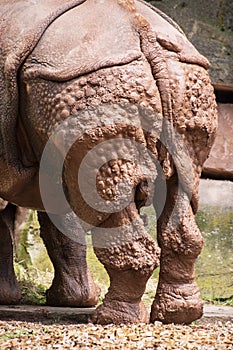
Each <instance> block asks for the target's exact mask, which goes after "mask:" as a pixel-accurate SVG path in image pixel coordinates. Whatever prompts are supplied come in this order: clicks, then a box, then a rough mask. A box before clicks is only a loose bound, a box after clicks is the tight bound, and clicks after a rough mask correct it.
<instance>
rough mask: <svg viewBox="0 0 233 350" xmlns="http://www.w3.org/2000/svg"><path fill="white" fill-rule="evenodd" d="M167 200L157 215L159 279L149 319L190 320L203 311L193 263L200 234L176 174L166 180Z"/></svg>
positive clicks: (167, 321) (197, 316)
mask: <svg viewBox="0 0 233 350" xmlns="http://www.w3.org/2000/svg"><path fill="white" fill-rule="evenodd" d="M167 186H168V187H167V189H168V194H167V200H166V204H165V207H164V210H163V212H162V214H161V216H160V218H159V219H158V227H157V229H158V242H159V245H160V247H161V265H160V276H159V283H158V288H157V292H156V296H155V299H154V302H153V305H152V309H151V322H154V321H156V320H157V321H161V322H163V323H180V324H190V323H191V322H193V321H195V320H197V319H199V318H200V317H201V316H202V312H203V302H202V300H201V296H200V292H199V288H198V286H197V284H196V283H195V281H194V264H195V260H196V258H197V257H198V255H199V254H200V252H201V248H202V245H203V238H202V236H201V233H200V231H199V228H198V227H197V225H196V222H195V218H194V214H193V210H192V207H191V204H190V201H189V199H188V197H187V195H186V193H185V192H184V191H183V190H182V188H181V187H180V188H179V186H178V181H177V178H176V176H175V175H174V176H173V178H171V179H170V180H168V182H167Z"/></svg>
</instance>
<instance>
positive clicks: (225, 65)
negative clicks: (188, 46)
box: [148, 0, 233, 89]
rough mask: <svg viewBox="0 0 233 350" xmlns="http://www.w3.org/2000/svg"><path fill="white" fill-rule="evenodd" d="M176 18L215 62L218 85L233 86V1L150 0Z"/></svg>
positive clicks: (213, 71) (212, 71) (213, 72)
mask: <svg viewBox="0 0 233 350" xmlns="http://www.w3.org/2000/svg"><path fill="white" fill-rule="evenodd" d="M148 2H150V3H151V4H153V5H154V6H156V7H157V8H159V9H160V10H162V11H163V12H165V13H166V14H167V15H169V16H170V17H171V18H172V19H173V20H174V21H176V22H177V23H178V24H179V25H180V27H181V28H182V29H183V31H184V32H185V34H186V35H187V37H188V39H189V40H190V41H191V42H192V43H193V44H194V45H195V47H196V48H197V49H198V50H199V52H200V53H202V54H203V55H204V56H206V57H207V58H208V60H209V61H210V63H211V68H210V77H211V79H212V81H213V83H214V84H215V85H216V86H218V87H219V86H228V87H231V88H232V89H233V65H232V61H233V1H232V0H225V1H223V0H208V1H202V0H196V1H193V0H185V1H181V0H160V1H148Z"/></svg>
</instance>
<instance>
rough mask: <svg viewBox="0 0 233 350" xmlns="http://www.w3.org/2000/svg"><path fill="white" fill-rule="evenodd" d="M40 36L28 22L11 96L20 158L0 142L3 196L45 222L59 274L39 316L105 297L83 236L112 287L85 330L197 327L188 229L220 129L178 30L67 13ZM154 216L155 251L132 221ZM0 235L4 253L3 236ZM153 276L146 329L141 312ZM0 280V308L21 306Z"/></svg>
mask: <svg viewBox="0 0 233 350" xmlns="http://www.w3.org/2000/svg"><path fill="white" fill-rule="evenodd" d="M42 3H43V1H42ZM50 3H51V5H52V6H54V1H52V0H51V1H49V2H48V5H44V4H43V6H47V7H48V6H49V4H50ZM68 3H69V2H67V4H66V6H68V7H69V4H68ZM41 6H42V5H41ZM93 9H94V10H93ZM20 16H22V14H20ZM20 16H19V17H20ZM41 21H42V23H43V18H39V19H38V23H40V25H41ZM19 23H20V21H19ZM46 23H47V24H46V28H44V29H43V33H40V35H38V34H37V33H38V30H37V29H38V28H40V26H38V27H37V22H36V24H35V28H37V29H35V30H34V32H33V33H34V36H33V40H34V41H35V42H34V46H32V45H31V44H30V45H29V44H28V43H26V44H25V46H26V47H28V53H27V54H25V59H24V60H23V61H22V64H21V65H20V68H19V71H18V78H19V79H18V90H17V91H18V94H19V106H18V110H19V116H18V128H17V129H16V130H17V131H16V135H15V136H16V140H17V142H18V145H19V147H20V152H18V151H17V152H18V153H17V152H16V148H14V147H13V146H11V147H9V146H8V144H7V142H6V135H5V134H4V135H3V136H4V137H5V139H4V137H3V141H2V142H3V144H4V147H5V153H6V154H8V153H9V152H11V153H12V154H13V155H12V156H11V157H10V159H8V157H4V156H3V157H0V162H2V163H3V165H4V166H5V169H6V170H5V176H6V175H7V174H10V173H12V172H13V173H14V174H16V175H15V177H14V178H13V179H11V182H7V180H6V178H5V180H4V181H5V182H4V181H3V182H2V183H1V182H0V195H1V196H2V197H3V198H4V199H7V200H8V201H10V202H13V203H15V204H17V205H22V206H26V207H34V208H36V209H37V210H38V211H39V221H40V225H41V236H42V238H43V240H44V243H45V245H46V248H47V250H48V254H49V256H50V258H51V261H52V263H53V265H54V268H55V277H54V280H53V283H52V286H51V287H50V289H49V290H48V291H47V303H48V304H50V305H67V306H68V305H69V306H92V305H95V304H96V303H97V301H98V296H99V289H98V287H97V286H96V285H95V283H94V282H93V280H92V277H91V274H90V272H89V271H88V268H87V264H86V247H85V232H86V231H88V230H91V233H92V241H93V246H94V251H95V254H96V255H97V257H98V259H99V260H100V261H101V263H102V264H103V265H104V267H105V268H106V271H107V272H108V274H109V277H110V288H109V290H108V293H107V294H106V296H105V299H104V301H103V304H102V305H100V306H99V307H98V308H97V309H96V310H95V312H94V314H93V322H95V323H101V324H108V323H137V322H149V321H151V322H154V321H156V320H159V321H162V322H164V323H170V322H174V323H185V324H188V323H191V322H192V321H194V320H196V319H198V318H200V317H201V315H202V301H201V298H200V293H199V290H198V287H197V285H196V283H195V281H194V263H195V260H196V258H197V257H198V255H199V254H200V251H201V248H202V245H203V239H202V237H201V233H200V231H199V229H198V227H197V225H196V223H195V217H194V216H195V213H196V211H197V207H198V184H199V179H200V175H201V171H202V166H203V163H204V161H205V160H206V159H207V157H208V155H209V152H210V149H211V147H212V144H213V142H214V138H215V134H216V127H217V113H216V103H215V97H214V92H213V87H212V85H211V82H210V79H209V76H208V73H207V68H208V66H209V63H208V61H207V60H206V59H205V58H204V57H203V56H201V55H200V54H199V53H198V52H197V51H196V49H195V48H194V47H193V46H192V45H191V43H189V41H188V40H187V38H186V37H185V35H184V33H183V32H182V31H181V29H180V28H179V27H178V26H177V25H176V24H175V23H174V22H173V21H172V20H170V19H169V18H168V17H166V15H164V14H162V13H160V11H158V10H156V9H154V8H152V7H150V6H149V5H147V4H145V3H144V2H143V1H131V0H125V1H124V0H122V1H120V0H119V1H117V0H111V1H109V0H108V1H101V2H97V1H94V0H87V1H76V2H75V1H73V2H72V1H71V2H70V8H68V9H67V8H66V11H65V10H64V11H63V12H62V11H61V10H59V11H57V15H54V14H53V15H52V20H51V23H49V22H48V21H47V22H46ZM18 25H19V24H18ZM27 25H28V23H27ZM29 27H30V25H29ZM77 28H78V30H77ZM109 28H111V30H109ZM13 32H14V31H13ZM31 37H32V35H31V32H30V35H28V36H25V38H27V40H29V39H30V38H31ZM28 38H29V39H28ZM35 38H37V40H35ZM30 42H31V41H30ZM8 50H9V48H8ZM5 51H6V52H7V48H5ZM9 79H10V77H9ZM8 85H9V84H8ZM12 86H13V84H12ZM12 91H13V92H12ZM12 91H11V92H12V94H13V93H15V87H14V88H13V87H12ZM8 102H9V101H8ZM11 112H12V111H11ZM9 113H10V112H9ZM12 114H13V112H12ZM12 118H13V116H12ZM1 123H2V125H3V126H4V121H2V122H1ZM11 123H12V125H14V120H11ZM15 125H16V124H15ZM4 142H5V143H4ZM48 144H49V145H50V146H51V145H52V146H51V148H48V147H47V145H48ZM46 152H48V153H46ZM45 153H46V156H47V158H46V161H47V163H46V166H50V170H48V172H47V168H46V167H45V165H44V164H45V163H43V159H44V154H45ZM11 158H12V159H13V160H14V161H11ZM60 158H62V159H63V160H64V164H63V162H62V167H61V169H62V170H61V169H60V168H59V165H58V164H59V159H60ZM63 165H64V166H63ZM22 169H23V170H22ZM59 169H60V170H61V171H60V172H59ZM17 171H18V175H17ZM80 173H82V174H84V176H83V178H82V177H80V176H81V175H79V174H80ZM0 175H1V177H2V176H3V175H4V173H3V174H1V173H0ZM39 178H40V186H39ZM77 179H78V180H77ZM93 179H94V181H93ZM4 183H5V187H4V186H3V185H4ZM61 184H62V185H61ZM122 184H123V185H122ZM59 186H60V187H62V188H63V189H64V192H65V196H66V199H67V201H63V200H61V198H63V197H59V196H60V192H59V189H60V187H59ZM6 188H7V190H6ZM4 189H5V190H4ZM90 189H91V190H90ZM92 189H93V190H92ZM95 191H96V192H95ZM117 201H118V202H117ZM68 202H69V206H70V208H72V211H71V212H69V211H67V203H68ZM151 202H153V205H154V207H155V210H156V212H157V218H158V224H157V231H158V245H159V247H157V245H156V244H155V242H154V241H153V239H152V238H151V237H150V235H149V234H148V233H147V232H146V229H145V227H144V221H143V219H142V217H141V216H140V208H141V207H143V206H145V205H148V204H150V203H151ZM114 203H115V206H114ZM116 203H118V204H116ZM103 204H104V205H105V207H104V206H102V205H103ZM112 204H113V205H112ZM103 208H104V209H103ZM109 208H110V209H109ZM44 210H46V211H47V213H45V212H43V211H44ZM74 213H75V214H74ZM0 215H4V210H3V211H2V214H0ZM51 220H52V221H51ZM56 222H59V224H60V226H59V227H56V225H55V223H56ZM62 228H63V229H62ZM5 231H8V233H6V232H3V233H1V234H3V235H4V237H8V242H7V243H6V245H7V247H8V248H7V249H8V250H10V240H9V237H10V233H9V232H10V229H9V227H8V230H7V229H5ZM68 231H69V233H68ZM63 233H65V234H63ZM70 236H72V238H73V239H70ZM4 249H5V250H4V251H3V252H2V256H3V259H4V254H5V253H4V252H5V251H6V248H4ZM11 260H12V259H11ZM11 263H12V262H9V263H8V265H9V266H11ZM159 264H160V277H159V284H158V288H157V291H156V295H155V299H154V302H153V304H152V308H151V313H150V316H149V314H148V312H147V310H146V308H145V306H144V305H143V303H142V300H141V298H142V295H143V293H144V291H145V287H146V283H147V281H148V279H149V278H150V276H151V275H152V273H153V271H154V269H155V268H156V267H157V266H158V265H159ZM11 274H12V276H14V275H13V270H12V271H11ZM0 278H1V277H0ZM4 278H5V285H3V289H4V291H3V292H2V295H3V297H2V299H1V298H0V301H1V302H4V301H5V302H6V303H11V302H16V301H17V297H19V296H18V294H17V293H12V295H11V293H10V292H9V290H10V283H9V282H8V285H7V277H4ZM12 280H14V281H13V282H14V284H16V280H15V279H14V277H12ZM0 288H1V287H0ZM4 293H5V294H4ZM0 296H1V289H0ZM4 298H5V299H4Z"/></svg>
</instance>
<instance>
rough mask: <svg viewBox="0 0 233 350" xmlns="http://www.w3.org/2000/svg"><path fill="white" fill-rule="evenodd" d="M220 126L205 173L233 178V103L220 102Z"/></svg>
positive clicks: (209, 175) (207, 175) (211, 176)
mask: <svg viewBox="0 0 233 350" xmlns="http://www.w3.org/2000/svg"><path fill="white" fill-rule="evenodd" d="M218 114H219V126H218V131H217V137H216V140H215V143H214V146H213V148H212V150H211V153H210V157H209V159H207V161H206V162H205V165H204V171H203V175H204V176H206V177H210V178H215V179H223V180H224V179H228V180H233V104H230V103H227V104H220V103H219V104H218Z"/></svg>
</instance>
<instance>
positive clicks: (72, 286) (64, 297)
mask: <svg viewBox="0 0 233 350" xmlns="http://www.w3.org/2000/svg"><path fill="white" fill-rule="evenodd" d="M38 218H39V222H40V226H41V237H42V239H43V241H44V243H45V246H46V249H47V251H48V254H49V257H50V259H51V261H52V264H53V266H54V270H55V273H54V279H53V282H52V285H51V287H50V288H49V289H48V290H47V292H46V302H47V305H53V306H78V307H88V306H89V307H91V306H95V305H96V304H97V302H98V299H99V295H100V289H99V287H98V286H97V285H96V284H95V283H94V281H93V279H92V276H91V273H90V271H89V270H88V268H87V262H86V245H85V244H81V243H79V242H82V240H84V241H85V233H84V232H80V231H81V230H80V231H78V232H75V236H76V239H77V237H79V238H78V239H77V240H76V241H74V240H72V239H70V238H69V237H67V236H66V235H65V234H63V233H61V232H60V231H59V230H58V229H57V228H56V227H55V225H53V223H52V222H51V221H50V219H49V217H48V215H47V214H46V213H42V212H40V213H38ZM66 225H67V222H66ZM82 235H84V237H82ZM79 239H80V240H79Z"/></svg>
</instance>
